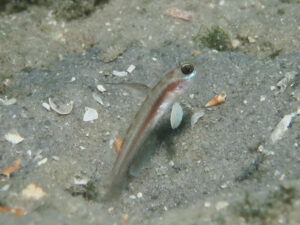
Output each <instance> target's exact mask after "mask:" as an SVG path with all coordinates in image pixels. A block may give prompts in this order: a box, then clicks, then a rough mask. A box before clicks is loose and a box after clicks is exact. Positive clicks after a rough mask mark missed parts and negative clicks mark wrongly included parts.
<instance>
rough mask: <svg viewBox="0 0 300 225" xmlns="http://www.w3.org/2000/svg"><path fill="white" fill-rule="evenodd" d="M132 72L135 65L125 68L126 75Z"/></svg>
mask: <svg viewBox="0 0 300 225" xmlns="http://www.w3.org/2000/svg"><path fill="white" fill-rule="evenodd" d="M134 70H135V65H132V64H131V65H130V66H129V67H128V68H127V72H128V73H132V72H133V71H134Z"/></svg>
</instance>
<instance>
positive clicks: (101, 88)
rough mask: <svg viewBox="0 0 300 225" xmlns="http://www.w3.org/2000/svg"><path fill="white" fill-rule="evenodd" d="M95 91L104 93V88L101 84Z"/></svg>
mask: <svg viewBox="0 0 300 225" xmlns="http://www.w3.org/2000/svg"><path fill="white" fill-rule="evenodd" d="M97 89H98V91H100V92H102V93H103V92H105V91H106V89H105V87H104V86H103V85H102V84H98V85H97Z"/></svg>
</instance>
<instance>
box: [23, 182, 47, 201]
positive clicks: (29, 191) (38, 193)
mask: <svg viewBox="0 0 300 225" xmlns="http://www.w3.org/2000/svg"><path fill="white" fill-rule="evenodd" d="M45 195H46V192H45V191H44V190H43V189H42V188H41V187H39V186H37V185H36V184H29V185H28V186H27V187H26V188H25V189H23V190H22V196H23V197H24V198H28V199H32V200H39V199H41V198H43V197H44V196H45Z"/></svg>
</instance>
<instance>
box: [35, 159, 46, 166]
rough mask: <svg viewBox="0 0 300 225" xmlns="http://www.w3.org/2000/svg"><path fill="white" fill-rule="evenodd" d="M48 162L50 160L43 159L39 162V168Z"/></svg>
mask: <svg viewBox="0 0 300 225" xmlns="http://www.w3.org/2000/svg"><path fill="white" fill-rule="evenodd" d="M47 161H48V158H43V159H42V160H40V161H38V163H37V164H38V166H41V165H43V164H45V163H46V162H47Z"/></svg>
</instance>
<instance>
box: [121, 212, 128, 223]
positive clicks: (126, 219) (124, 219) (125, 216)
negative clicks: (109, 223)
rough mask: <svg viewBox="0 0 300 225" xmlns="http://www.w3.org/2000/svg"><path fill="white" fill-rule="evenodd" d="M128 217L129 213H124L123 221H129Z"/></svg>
mask: <svg viewBox="0 0 300 225" xmlns="http://www.w3.org/2000/svg"><path fill="white" fill-rule="evenodd" d="M128 219H129V216H128V214H124V215H123V217H122V221H123V223H127V222H128Z"/></svg>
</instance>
